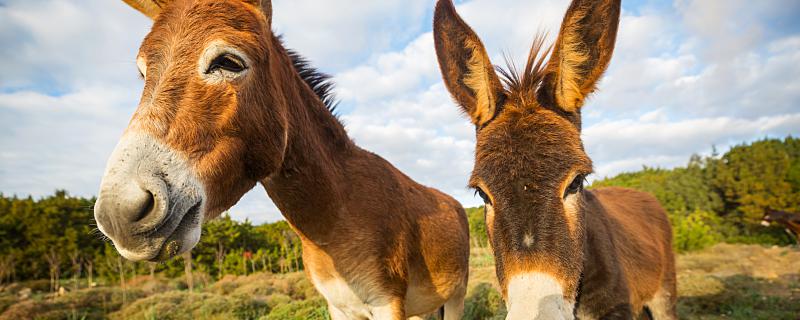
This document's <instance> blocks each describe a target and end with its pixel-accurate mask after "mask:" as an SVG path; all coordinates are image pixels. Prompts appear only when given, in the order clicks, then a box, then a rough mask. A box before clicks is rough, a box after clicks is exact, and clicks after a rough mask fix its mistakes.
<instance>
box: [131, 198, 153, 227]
mask: <svg viewBox="0 0 800 320" xmlns="http://www.w3.org/2000/svg"><path fill="white" fill-rule="evenodd" d="M145 192H146V193H147V195H146V196H145V199H144V203H142V205H141V207H140V209H139V212H138V213H137V215H136V216H135V217H134V219H133V221H139V220H142V219H144V218H145V217H147V216H148V215H150V213H151V212H153V208H154V207H155V205H156V198H155V196H153V194H152V193H151V192H150V191H145Z"/></svg>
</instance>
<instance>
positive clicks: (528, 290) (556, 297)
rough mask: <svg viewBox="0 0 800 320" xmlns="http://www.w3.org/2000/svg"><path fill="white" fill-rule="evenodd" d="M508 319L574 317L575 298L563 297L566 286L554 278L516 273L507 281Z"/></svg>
mask: <svg viewBox="0 0 800 320" xmlns="http://www.w3.org/2000/svg"><path fill="white" fill-rule="evenodd" d="M507 284H508V285H507V290H506V292H507V294H506V295H507V298H506V307H507V308H508V315H506V319H508V320H535V319H542V320H543V319H554V320H573V319H575V317H574V314H573V308H574V307H575V302H574V301H567V300H566V299H565V298H564V289H563V287H562V286H561V284H560V283H559V282H558V280H556V278H555V277H553V276H551V275H549V274H546V273H542V272H532V273H523V274H518V275H515V276H513V277H511V278H509V279H508V282H507Z"/></svg>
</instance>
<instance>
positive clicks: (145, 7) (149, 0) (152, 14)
mask: <svg viewBox="0 0 800 320" xmlns="http://www.w3.org/2000/svg"><path fill="white" fill-rule="evenodd" d="M122 1H124V2H125V3H127V4H128V5H129V6H131V7H133V8H134V9H136V10H137V11H139V12H141V13H144V15H146V16H147V17H148V18H150V19H155V18H156V16H158V14H159V13H161V9H163V8H164V7H166V6H167V3H168V2H169V1H168V0H122Z"/></svg>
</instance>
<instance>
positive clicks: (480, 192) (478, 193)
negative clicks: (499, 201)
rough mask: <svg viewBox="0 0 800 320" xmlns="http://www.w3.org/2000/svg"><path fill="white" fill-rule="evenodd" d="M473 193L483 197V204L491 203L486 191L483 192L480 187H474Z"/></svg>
mask: <svg viewBox="0 0 800 320" xmlns="http://www.w3.org/2000/svg"><path fill="white" fill-rule="evenodd" d="M475 194H477V195H479V196H481V199H483V203H485V204H492V203H491V202H490V201H489V196H488V195H487V194H486V192H483V189H481V188H475Z"/></svg>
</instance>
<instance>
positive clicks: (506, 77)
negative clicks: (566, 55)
mask: <svg viewBox="0 0 800 320" xmlns="http://www.w3.org/2000/svg"><path fill="white" fill-rule="evenodd" d="M546 37H547V34H546V33H542V32H540V33H538V34H537V35H536V37H535V38H534V39H533V44H532V45H531V50H530V52H529V53H528V61H527V63H525V69H524V70H522V72H520V70H519V69H517V66H516V64H515V63H514V59H513V58H512V57H511V56H510V55H508V54H504V55H503V57H504V58H505V62H506V67H505V68H502V67H499V66H498V67H496V69H497V72H498V73H500V77H501V79H502V80H503V84H505V86H506V90H507V91H508V97H509V98H511V99H512V101H514V102H515V103H518V104H521V105H525V104H527V103H529V102H531V101H533V99H535V98H536V90H538V89H539V86H540V85H541V84H542V80H543V79H544V75H545V73H546V70H545V67H546V64H545V62H546V61H547V56H548V55H549V53H550V50H551V49H552V45H551V46H549V47H547V48H545V47H544V42H545V38H546Z"/></svg>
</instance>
